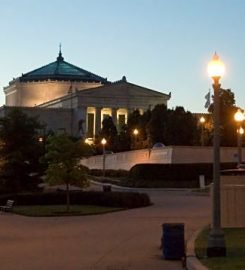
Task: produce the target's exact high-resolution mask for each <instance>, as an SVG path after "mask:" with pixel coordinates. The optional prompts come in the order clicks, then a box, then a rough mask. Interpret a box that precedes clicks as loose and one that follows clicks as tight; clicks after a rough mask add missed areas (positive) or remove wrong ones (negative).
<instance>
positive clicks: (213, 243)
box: [207, 231, 226, 257]
mask: <svg viewBox="0 0 245 270" xmlns="http://www.w3.org/2000/svg"><path fill="white" fill-rule="evenodd" d="M207 256H208V257H225V256H226V246H225V238H224V233H223V232H222V231H220V232H218V233H217V232H212V231H211V232H210V234H209V238H208V248H207Z"/></svg>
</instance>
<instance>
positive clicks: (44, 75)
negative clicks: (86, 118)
mask: <svg viewBox="0 0 245 270" xmlns="http://www.w3.org/2000/svg"><path fill="white" fill-rule="evenodd" d="M19 79H20V81H22V82H26V81H42V80H48V79H50V80H65V81H67V80H69V81H70V80H71V81H84V82H101V83H102V84H105V83H108V81H107V79H106V78H103V77H100V76H98V75H96V74H93V73H91V72H89V71H87V70H84V69H82V68H79V67H77V66H74V65H72V64H70V63H68V62H66V61H64V58H63V56H62V53H61V50H60V52H59V55H58V57H57V60H56V61H55V62H52V63H50V64H48V65H45V66H43V67H40V68H37V69H35V70H33V71H30V72H28V73H25V74H22V76H21V77H20V78H19Z"/></svg>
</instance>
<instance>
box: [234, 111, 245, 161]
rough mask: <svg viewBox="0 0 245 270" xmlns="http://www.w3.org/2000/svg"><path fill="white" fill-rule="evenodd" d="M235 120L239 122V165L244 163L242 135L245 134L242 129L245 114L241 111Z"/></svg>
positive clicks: (235, 115)
mask: <svg viewBox="0 0 245 270" xmlns="http://www.w3.org/2000/svg"><path fill="white" fill-rule="evenodd" d="M234 119H235V121H236V122H237V163H238V166H239V164H241V163H242V134H243V133H244V130H243V128H242V127H241V124H242V122H243V121H244V114H243V113H242V111H241V110H240V109H238V110H237V112H236V113H235V114H234Z"/></svg>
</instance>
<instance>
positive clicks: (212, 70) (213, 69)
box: [208, 53, 225, 78]
mask: <svg viewBox="0 0 245 270" xmlns="http://www.w3.org/2000/svg"><path fill="white" fill-rule="evenodd" d="M224 73H225V65H224V63H223V62H222V61H221V60H220V58H219V56H218V55H217V53H215V54H214V56H213V58H212V60H211V61H210V62H209V64H208V74H209V76H210V77H211V78H221V77H222V76H223V75H224Z"/></svg>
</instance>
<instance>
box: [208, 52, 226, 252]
mask: <svg viewBox="0 0 245 270" xmlns="http://www.w3.org/2000/svg"><path fill="white" fill-rule="evenodd" d="M224 72H225V66H224V64H223V62H222V61H221V60H220V58H219V56H218V55H217V54H216V53H215V54H214V56H213V58H212V60H211V62H210V63H209V64H208V74H209V75H210V77H211V78H212V79H213V89H214V103H213V105H214V112H213V122H214V134H213V194H212V202H213V205H212V206H213V207H212V226H211V231H210V233H209V238H208V248H207V255H208V257H223V256H226V247H225V238H224V232H223V231H222V229H221V213H220V212H221V211H220V208H221V207H220V105H219V103H220V101H219V99H220V87H221V85H220V83H219V80H220V79H221V77H222V76H223V75H224Z"/></svg>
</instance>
